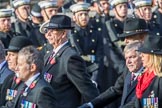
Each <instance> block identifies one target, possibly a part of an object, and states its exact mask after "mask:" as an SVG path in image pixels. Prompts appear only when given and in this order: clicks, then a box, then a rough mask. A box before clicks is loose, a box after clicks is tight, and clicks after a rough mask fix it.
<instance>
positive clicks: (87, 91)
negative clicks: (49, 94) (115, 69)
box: [43, 44, 99, 108]
mask: <svg viewBox="0 0 162 108" xmlns="http://www.w3.org/2000/svg"><path fill="white" fill-rule="evenodd" d="M51 53H52V52H51ZM51 53H49V54H47V55H46V56H45V60H44V63H45V66H44V69H43V73H44V75H45V76H44V77H45V78H46V79H47V80H48V82H49V83H50V85H51V86H52V87H53V89H54V94H55V98H56V101H57V102H58V103H59V107H60V108H76V107H77V106H79V105H81V102H82V101H83V100H84V101H85V102H88V101H90V100H92V99H93V98H95V97H96V96H97V95H98V94H99V93H98V90H97V89H96V86H95V85H94V84H93V83H92V81H91V80H90V76H89V74H88V73H87V72H86V66H85V62H84V61H83V59H82V58H81V57H80V56H79V55H78V53H77V52H76V51H75V50H73V49H72V48H71V47H70V45H69V44H66V45H64V46H63V47H62V48H61V49H60V50H59V51H58V53H56V55H55V57H54V58H55V60H54V62H53V63H51V64H47V62H48V58H49V56H50V55H51ZM47 76H48V78H47ZM49 76H50V78H49Z"/></svg>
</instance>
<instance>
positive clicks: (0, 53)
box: [0, 40, 5, 60]
mask: <svg viewBox="0 0 162 108" xmlns="http://www.w3.org/2000/svg"><path fill="white" fill-rule="evenodd" d="M4 59H5V49H4V45H3V43H2V41H1V40H0V60H4Z"/></svg>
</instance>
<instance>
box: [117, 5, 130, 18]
mask: <svg viewBox="0 0 162 108" xmlns="http://www.w3.org/2000/svg"><path fill="white" fill-rule="evenodd" d="M114 9H116V10H115V14H117V13H118V14H119V16H121V17H126V16H127V12H128V6H127V4H126V3H121V4H118V5H116V6H115V8H114Z"/></svg>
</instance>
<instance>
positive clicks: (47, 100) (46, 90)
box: [37, 87, 58, 108]
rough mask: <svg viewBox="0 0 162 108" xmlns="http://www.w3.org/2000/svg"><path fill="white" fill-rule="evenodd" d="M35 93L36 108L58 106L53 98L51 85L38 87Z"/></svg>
mask: <svg viewBox="0 0 162 108" xmlns="http://www.w3.org/2000/svg"><path fill="white" fill-rule="evenodd" d="M37 93H39V94H38V95H37V100H38V101H37V105H38V108H58V107H57V103H56V99H55V98H54V93H53V89H52V88H51V87H43V88H40V89H39V91H37Z"/></svg>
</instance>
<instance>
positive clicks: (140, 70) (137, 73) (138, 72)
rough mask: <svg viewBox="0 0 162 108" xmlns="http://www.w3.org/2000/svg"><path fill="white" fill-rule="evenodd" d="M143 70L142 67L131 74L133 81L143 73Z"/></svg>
mask: <svg viewBox="0 0 162 108" xmlns="http://www.w3.org/2000/svg"><path fill="white" fill-rule="evenodd" d="M143 69H144V67H141V68H140V69H139V70H138V71H137V72H134V73H132V74H134V75H135V78H134V79H137V77H138V75H139V74H140V73H141V72H142V71H143Z"/></svg>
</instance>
